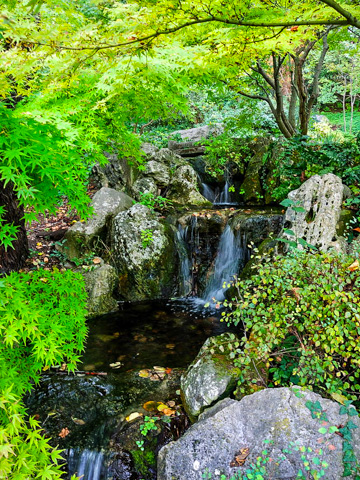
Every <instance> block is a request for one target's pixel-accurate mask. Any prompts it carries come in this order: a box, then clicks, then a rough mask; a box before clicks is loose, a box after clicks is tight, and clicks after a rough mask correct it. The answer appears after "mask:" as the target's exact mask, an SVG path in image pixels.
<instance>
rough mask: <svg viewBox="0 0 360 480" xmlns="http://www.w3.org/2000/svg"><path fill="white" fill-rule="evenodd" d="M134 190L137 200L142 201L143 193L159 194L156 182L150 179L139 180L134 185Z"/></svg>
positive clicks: (142, 178)
mask: <svg viewBox="0 0 360 480" xmlns="http://www.w3.org/2000/svg"><path fill="white" fill-rule="evenodd" d="M132 190H133V193H134V196H135V198H136V199H137V200H141V195H140V194H141V193H152V194H153V195H157V194H158V187H157V185H156V182H155V180H154V179H153V178H150V177H141V178H138V179H137V180H136V182H135V183H134V185H133V187H132Z"/></svg>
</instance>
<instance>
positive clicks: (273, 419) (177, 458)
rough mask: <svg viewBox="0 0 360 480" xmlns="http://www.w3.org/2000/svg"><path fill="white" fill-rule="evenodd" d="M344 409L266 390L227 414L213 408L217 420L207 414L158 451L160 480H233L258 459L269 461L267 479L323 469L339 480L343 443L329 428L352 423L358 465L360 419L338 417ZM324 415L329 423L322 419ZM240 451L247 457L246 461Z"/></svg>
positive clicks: (330, 479)
mask: <svg viewBox="0 0 360 480" xmlns="http://www.w3.org/2000/svg"><path fill="white" fill-rule="evenodd" d="M340 408H341V405H339V404H338V403H336V402H333V401H331V400H327V399H324V398H321V397H320V395H317V394H315V393H313V392H310V391H308V390H300V389H297V390H295V388H294V389H290V388H277V389H267V390H262V391H260V392H256V393H254V394H253V395H249V396H247V397H244V398H243V399H242V400H241V401H235V400H233V401H232V402H231V403H230V402H227V403H224V405H223V408H220V409H219V407H218V406H215V409H214V411H213V415H211V411H207V412H206V414H205V415H204V417H203V418H201V419H200V420H199V422H198V423H196V424H195V425H193V426H192V427H191V428H190V429H189V430H188V431H187V432H186V433H185V435H184V436H183V437H181V438H180V439H179V440H178V441H176V442H171V443H169V444H168V445H166V446H165V447H163V448H162V449H161V450H160V452H159V456H158V480H182V479H185V478H186V480H200V479H202V478H203V474H204V473H206V472H208V473H209V474H211V478H212V479H219V478H220V476H221V475H222V474H223V475H225V476H226V477H227V478H229V477H231V476H232V475H234V474H235V472H243V473H245V471H246V470H247V469H248V468H249V467H250V465H251V464H256V461H257V458H258V457H260V458H267V460H264V462H262V465H263V466H264V469H265V470H266V472H267V473H266V474H265V475H266V478H267V477H269V478H272V479H274V480H280V479H287V480H295V479H296V478H299V477H298V472H299V471H302V472H303V474H304V478H305V476H306V475H307V468H306V467H307V466H308V465H310V468H311V469H315V470H317V471H318V472H320V470H322V469H323V470H324V478H326V479H327V480H338V479H340V478H342V476H343V471H344V464H343V442H344V439H343V438H342V437H341V436H339V435H337V434H336V433H335V432H332V433H330V432H329V427H331V426H336V425H344V424H346V423H347V422H349V421H351V422H353V425H354V428H353V429H352V430H351V432H352V442H351V445H352V448H353V450H354V454H355V457H356V459H357V461H359V460H360V428H359V427H360V421H359V418H358V417H357V416H351V417H350V416H348V415H347V414H343V415H340ZM311 409H313V410H312V411H311ZM316 412H319V414H318V415H317V414H316ZM323 412H324V413H325V414H326V419H327V420H326V421H325V420H322V419H319V418H318V417H319V415H321V414H322V413H323ZM321 428H323V429H324V432H325V433H321V431H319V429H321ZM264 441H267V442H268V443H267V444H265V443H264ZM240 449H244V450H243V452H244V451H245V452H246V453H245V455H243V456H242V457H240V455H241V454H240V452H239V450H240ZM245 449H248V450H245ZM264 449H266V450H267V451H268V453H267V454H264V453H263V451H264ZM237 455H238V458H242V462H238V461H237V459H236V456H237ZM302 455H303V457H304V459H302V458H301V457H302ZM244 457H245V458H244ZM270 458H271V459H272V460H271V461H270ZM315 458H318V460H319V462H318V461H315V460H314V459H315ZM305 462H309V463H308V464H306V463H305ZM322 462H325V463H322ZM239 463H240V464H241V466H239ZM240 475H241V473H240ZM347 478H349V479H354V478H355V475H350V476H349V477H347Z"/></svg>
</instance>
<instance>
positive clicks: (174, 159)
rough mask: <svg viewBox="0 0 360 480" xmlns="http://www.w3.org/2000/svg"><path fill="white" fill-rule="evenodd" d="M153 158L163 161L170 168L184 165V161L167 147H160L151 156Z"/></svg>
mask: <svg viewBox="0 0 360 480" xmlns="http://www.w3.org/2000/svg"><path fill="white" fill-rule="evenodd" d="M153 160H155V161H157V162H160V163H164V164H165V165H168V166H169V167H170V168H174V167H176V166H179V165H186V161H185V160H183V159H182V158H181V157H180V156H179V155H177V154H176V153H175V152H173V151H172V150H170V149H169V148H162V149H161V150H159V151H158V152H156V154H155V155H154V156H153Z"/></svg>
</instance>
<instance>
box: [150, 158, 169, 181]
mask: <svg viewBox="0 0 360 480" xmlns="http://www.w3.org/2000/svg"><path fill="white" fill-rule="evenodd" d="M144 173H145V175H146V176H148V177H151V178H153V179H154V180H155V183H156V185H158V186H159V187H167V186H168V185H169V182H170V169H169V167H168V166H167V165H164V163H162V162H158V161H156V160H150V161H149V162H147V164H146V165H145V170H144Z"/></svg>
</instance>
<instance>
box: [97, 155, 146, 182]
mask: <svg viewBox="0 0 360 480" xmlns="http://www.w3.org/2000/svg"><path fill="white" fill-rule="evenodd" d="M104 155H105V157H106V158H107V163H106V164H105V165H99V164H97V165H95V166H94V168H93V171H92V179H93V181H94V182H95V184H96V185H97V186H98V187H99V188H101V187H108V188H114V189H115V190H119V191H128V187H129V186H131V185H132V184H133V183H134V181H135V180H136V179H137V177H138V175H139V170H138V169H137V168H136V166H135V165H134V162H129V159H128V158H125V157H119V156H118V155H117V154H116V153H107V152H105V154H104Z"/></svg>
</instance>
